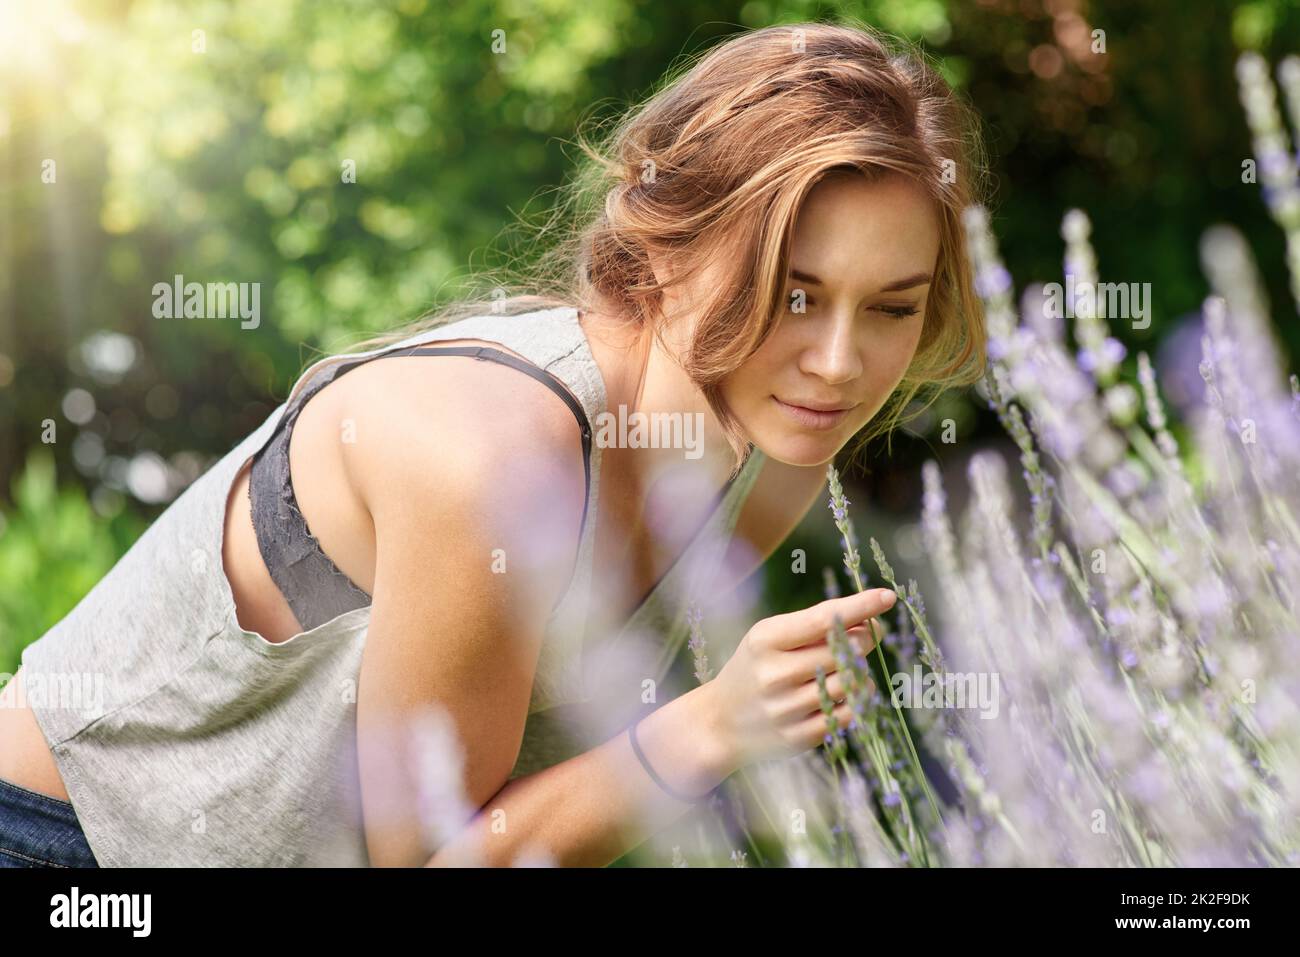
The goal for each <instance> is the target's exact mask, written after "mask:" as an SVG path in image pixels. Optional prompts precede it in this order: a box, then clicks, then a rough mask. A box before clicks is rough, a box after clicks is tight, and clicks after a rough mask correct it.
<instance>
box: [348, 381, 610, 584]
mask: <svg viewBox="0 0 1300 957" xmlns="http://www.w3.org/2000/svg"><path fill="white" fill-rule="evenodd" d="M337 387H339V388H340V390H341V391H340V392H339V394H338V396H337V398H336V401H337V403H338V409H337V414H339V415H340V416H341V417H342V418H344V419H347V420H349V421H347V423H346V425H347V426H348V427H349V428H345V429H344V431H345V432H346V433H348V437H349V438H350V439H351V441H350V442H348V441H345V442H344V444H343V446H342V448H343V466H344V469H345V471H346V473H347V475H348V478H349V481H350V483H351V484H352V486H353V488H354V489H355V490H356V493H357V496H358V498H359V499H360V500H361V501H362V502H363V503H364V505H365V507H366V509H367V510H368V511H369V513H370V515H371V516H372V520H373V521H374V522H375V526H376V531H377V533H378V528H379V525H380V523H381V522H384V523H387V524H388V525H389V526H390V527H391V526H394V525H396V524H403V523H405V524H410V525H412V526H415V527H424V526H430V525H433V526H435V527H431V528H430V529H429V530H430V532H431V533H437V534H440V535H442V536H446V535H450V534H462V535H473V536H474V538H475V539H476V540H478V541H480V542H481V544H482V545H484V546H485V547H486V546H489V545H492V546H494V547H499V548H501V549H502V550H503V551H504V553H505V556H506V558H507V561H509V559H510V558H511V557H513V558H516V559H519V560H521V561H523V562H525V563H527V564H528V565H529V566H530V567H532V566H538V567H540V566H541V565H555V566H560V567H559V568H557V569H553V570H551V571H550V572H544V573H543V578H545V579H546V580H547V581H549V582H551V583H552V584H553V585H556V587H560V586H562V584H563V582H564V581H567V577H568V576H567V571H568V570H569V569H571V567H572V563H573V560H574V557H575V556H576V551H577V544H578V537H579V526H580V523H581V519H582V511H583V505H584V503H585V501H586V473H585V470H584V468H583V456H582V442H581V433H580V429H579V425H578V421H577V419H576V418H575V416H574V414H573V412H572V411H571V410H570V409H569V407H568V406H567V405H566V404H565V403H564V402H563V400H562V399H561V398H560V397H559V396H558V395H556V394H555V393H554V392H553V391H552V390H551V389H549V388H548V387H547V386H546V385H544V384H543V383H541V382H538V381H537V380H535V379H533V378H532V377H530V376H528V375H525V374H524V373H522V372H520V371H519V370H517V369H513V368H510V367H509V366H505V365H501V364H499V363H495V362H484V361H478V360H475V359H472V358H468V357H464V356H403V357H386V358H381V359H377V360H375V361H372V362H368V363H365V364H364V365H362V366H360V367H358V368H356V369H354V370H352V371H351V372H349V373H348V374H347V375H346V376H344V377H342V378H341V379H340V380H339V381H338V384H337ZM443 540H444V541H445V540H446V539H445V537H444V538H443ZM543 546H544V548H545V551H546V553H547V557H539V556H538V555H537V554H536V553H537V552H538V551H539V549H542V548H543ZM557 583H558V584H557Z"/></svg>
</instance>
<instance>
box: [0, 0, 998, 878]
mask: <svg viewBox="0 0 1300 957" xmlns="http://www.w3.org/2000/svg"><path fill="white" fill-rule="evenodd" d="M610 147H611V148H610V151H609V152H610V154H611V155H612V157H613V159H612V160H610V161H607V169H608V172H609V174H610V178H611V179H612V183H611V182H609V181H602V182H600V183H599V184H597V185H596V186H595V187H593V188H596V189H599V191H600V194H603V196H602V198H603V202H601V203H600V204H599V206H598V208H599V209H600V210H601V212H600V214H599V215H597V216H596V217H594V218H593V219H592V220H591V221H589V222H585V223H579V224H578V227H577V229H576V231H575V234H574V238H573V240H572V241H571V242H570V243H568V244H566V245H563V246H561V247H558V250H559V251H558V252H557V253H556V256H559V257H562V258H565V259H566V261H567V263H568V264H569V267H570V268H569V274H570V275H574V274H576V276H577V278H576V279H575V280H574V282H573V283H572V284H570V285H568V286H565V285H561V286H558V287H557V288H556V289H555V291H554V295H548V296H536V297H515V298H514V299H510V300H507V301H504V302H502V301H496V302H493V303H491V304H488V303H471V304H469V305H468V306H466V307H465V308H462V309H459V310H449V311H448V312H446V313H444V314H442V315H441V316H440V317H439V320H438V321H437V322H435V323H434V324H433V325H431V326H426V327H425V328H423V329H420V330H418V331H415V332H411V331H410V330H405V331H403V332H401V333H398V334H396V335H394V336H390V337H387V338H385V339H383V340H379V341H378V342H377V344H376V343H371V344H370V345H372V348H370V349H369V350H367V351H363V352H359V353H352V354H347V355H344V356H341V357H340V356H334V357H329V358H327V359H323V360H321V361H319V362H317V363H315V364H314V365H312V366H311V367H309V368H308V369H307V371H306V372H305V373H304V374H303V375H302V376H301V377H300V378H299V380H298V382H297V384H296V386H295V388H294V390H293V392H291V394H290V397H289V399H288V400H287V401H286V403H285V404H283V405H282V406H281V407H280V408H279V409H277V410H276V411H275V412H274V413H273V414H272V415H271V416H270V417H269V418H268V419H267V420H266V422H265V423H264V424H263V425H262V426H261V427H260V428H259V429H258V430H257V431H255V432H254V433H253V434H251V435H250V436H248V437H247V438H245V439H244V440H243V441H242V442H240V443H239V444H238V445H237V446H236V447H235V448H234V449H232V450H231V451H230V452H229V453H228V454H227V455H226V456H225V457H223V458H222V459H221V460H220V461H219V462H218V463H217V464H216V465H215V466H213V467H212V468H211V469H210V470H209V471H208V472H206V473H205V474H204V475H203V476H201V477H200V478H199V479H198V480H197V481H196V482H195V483H194V484H193V485H192V486H191V487H190V488H189V489H187V490H186V492H185V493H184V494H183V495H181V496H180V497H179V498H178V499H177V500H176V501H175V502H174V503H173V504H172V505H171V507H170V508H168V510H167V511H166V512H165V513H164V514H163V515H162V516H161V517H160V518H159V519H158V521H157V522H155V523H154V525H153V526H151V527H150V529H149V530H148V531H147V532H146V533H145V534H144V535H143V536H142V537H141V539H140V540H139V541H138V542H137V543H136V544H135V545H134V546H133V548H132V549H131V550H130V551H129V552H128V553H127V554H126V555H125V556H124V557H123V558H122V560H121V561H120V562H119V563H118V565H117V566H115V567H114V569H113V570H112V571H111V572H110V573H109V575H108V576H106V578H105V579H104V580H103V581H102V582H101V583H100V584H99V585H97V586H96V588H95V589H93V590H92V591H91V593H90V594H89V595H88V596H87V597H86V598H85V599H84V600H83V601H82V602H81V603H80V604H79V605H78V606H77V607H76V608H75V609H74V610H73V611H72V612H71V613H70V614H69V615H68V616H67V618H65V619H64V620H63V621H62V622H60V623H59V624H58V625H56V626H55V627H54V628H53V629H51V631H50V632H49V633H47V634H46V635H45V636H44V637H42V638H41V639H39V640H38V641H36V642H35V643H34V644H32V645H31V646H29V647H28V648H27V649H26V651H25V652H24V655H23V667H22V669H20V671H19V673H18V675H17V676H16V678H15V679H14V681H13V682H11V684H10V686H9V687H7V688H6V689H5V691H4V695H5V696H6V698H8V699H9V700H8V702H7V703H9V704H11V705H14V706H13V707H7V708H3V709H0V781H3V782H4V786H3V787H0V862H8V863H32V864H39V863H42V862H44V863H50V864H56V865H60V864H61V865H73V866H78V865H90V864H94V863H96V862H97V863H98V864H100V865H135V864H161V865H169V864H200V865H212V864H216V865H250V864H251V865H285V864H288V865H302V864H356V865H361V864H373V865H420V864H425V863H433V864H444V863H445V864H451V863H461V862H467V861H476V862H481V863H487V864H509V863H512V862H513V861H515V860H517V859H518V858H519V856H520V855H521V854H523V853H526V852H534V851H541V852H543V853H545V854H546V855H548V856H549V858H550V859H552V860H554V861H556V862H558V863H560V864H565V865H604V864H608V863H609V862H611V861H613V860H616V859H617V858H618V857H620V856H621V855H622V854H623V853H625V852H626V851H627V850H628V849H630V848H631V847H634V846H636V845H637V844H639V843H641V842H642V841H644V840H645V839H646V838H647V837H649V836H650V835H652V834H654V833H656V832H657V831H658V830H660V829H662V828H664V827H666V826H667V825H668V824H670V823H671V822H672V821H673V820H675V819H676V818H677V817H678V816H680V815H681V814H682V813H683V812H684V811H685V810H686V809H688V808H689V807H690V805H691V802H693V801H696V800H699V799H701V798H702V797H703V796H704V795H707V794H708V793H709V792H710V790H711V789H712V788H714V787H715V786H716V785H717V784H719V783H720V782H721V781H722V780H724V779H725V778H726V777H727V776H728V775H730V774H731V773H732V772H734V771H735V770H736V769H738V768H740V767H743V766H745V765H746V764H748V763H750V762H753V761H756V760H760V759H764V758H771V757H774V756H778V755H791V754H797V753H800V752H803V751H806V750H808V749H811V748H813V747H815V746H816V745H817V744H818V743H820V742H821V741H822V739H823V735H824V733H825V722H824V718H823V716H822V715H821V713H820V712H819V708H818V691H817V685H816V681H815V675H816V672H817V669H818V668H819V667H821V668H823V669H825V670H826V671H827V672H832V671H833V668H834V664H833V659H832V657H831V654H830V651H829V648H828V647H827V643H826V641H825V636H826V630H827V628H828V627H829V626H830V624H831V620H832V615H838V616H839V617H840V618H841V619H842V620H843V621H844V622H845V624H846V626H852V628H851V631H850V633H851V634H852V635H854V636H855V639H860V638H869V632H868V631H867V630H866V629H865V628H864V626H863V624H862V623H863V622H865V621H866V620H867V619H868V618H870V617H871V616H874V615H877V614H880V613H881V612H883V611H884V610H885V609H887V608H888V607H889V605H890V603H891V601H892V595H891V594H887V593H883V592H881V591H872V592H867V593H864V594H861V595H850V596H847V597H843V598H838V599H833V600H829V601H826V602H823V603H820V604H818V605H815V606H813V607H811V608H808V609H805V610H802V611H797V612H793V613H790V614H784V615H777V616H773V617H769V618H765V619H763V620H760V621H758V622H757V623H756V624H754V625H753V627H751V628H750V629H749V630H748V632H746V633H745V635H744V637H743V638H742V639H741V641H740V642H739V644H738V645H737V646H736V649H735V652H734V653H733V654H732V655H731V656H730V658H729V659H728V660H727V661H726V663H725V665H724V666H723V667H722V668H721V669H720V671H719V673H718V674H717V675H716V677H714V678H713V679H712V680H710V681H708V682H706V683H704V684H701V685H699V686H698V687H695V688H694V689H692V690H691V691H690V692H688V693H685V694H681V695H678V696H676V697H673V698H671V700H668V701H667V702H666V703H663V704H658V705H657V706H656V704H657V699H656V691H655V688H656V686H657V683H659V682H661V681H663V680H664V679H665V676H666V674H667V669H668V666H669V665H670V664H671V662H672V660H673V658H674V657H675V656H676V654H677V652H678V651H679V650H680V649H681V647H682V643H683V638H684V635H685V633H686V631H687V624H686V620H685V616H686V608H685V607H684V606H685V604H686V603H687V601H703V598H704V596H706V595H707V596H716V595H722V594H725V593H726V592H727V591H728V590H729V589H730V587H731V586H733V585H734V584H736V583H737V582H738V581H739V580H740V579H742V578H743V577H745V576H746V575H747V574H748V573H749V572H750V571H752V570H753V569H754V568H756V567H757V565H758V564H759V563H760V562H761V561H762V560H763V559H764V558H766V557H767V556H768V555H770V554H771V553H772V552H773V551H774V549H775V548H776V547H777V546H778V545H779V544H780V543H781V542H782V541H783V540H784V539H785V537H786V536H787V535H788V534H789V532H790V531H791V530H792V529H793V528H794V527H795V525H796V524H797V523H798V522H799V520H800V519H801V518H802V516H803V515H804V513H805V512H806V511H807V510H808V509H809V507H810V506H811V505H812V504H813V503H814V502H815V501H817V500H818V498H819V497H820V494H821V490H822V487H823V484H824V481H825V468H826V465H827V463H829V462H830V461H832V459H833V458H834V456H835V455H836V454H837V453H838V452H839V451H840V450H841V449H843V448H844V446H846V445H847V444H848V442H849V441H850V440H851V439H853V438H854V437H855V436H860V435H861V436H862V438H863V441H865V440H866V439H867V438H870V437H871V436H873V435H876V434H882V433H885V432H888V431H890V430H891V429H892V428H893V427H894V426H895V425H896V424H897V422H898V421H899V418H900V415H901V412H902V410H903V408H904V406H906V405H907V404H908V403H909V402H910V400H911V399H912V398H914V397H915V396H916V395H917V394H918V392H919V391H920V390H921V389H922V388H923V387H924V386H927V385H933V386H936V387H937V388H936V391H935V393H934V394H936V395H937V394H938V391H939V390H941V389H942V388H943V387H946V386H952V385H955V384H966V383H969V382H972V381H974V380H975V379H976V378H977V377H978V375H979V374H980V372H981V371H982V370H981V368H980V364H981V362H982V356H983V351H984V350H983V344H984V338H983V337H984V332H983V327H982V320H981V318H980V314H979V311H978V306H977V302H976V299H975V297H974V295H973V290H972V286H971V277H970V270H969V266H968V263H967V260H966V256H965V250H964V243H963V237H962V233H961V227H960V222H961V218H960V217H961V212H962V210H963V209H964V208H965V206H967V205H968V204H969V203H970V202H971V201H972V199H973V196H974V191H975V190H976V182H977V177H976V173H977V171H978V169H979V166H978V160H979V156H978V148H977V143H976V140H975V138H974V133H973V126H972V124H971V122H970V120H969V114H968V112H967V111H966V110H965V109H964V108H963V107H962V106H961V105H960V103H959V102H957V101H956V99H955V98H954V96H953V94H952V93H951V91H950V90H949V89H948V88H947V87H946V85H945V84H944V83H943V81H942V80H941V79H940V78H939V77H938V76H937V74H935V73H934V72H933V71H932V70H931V69H930V68H928V67H927V66H926V65H925V64H924V63H923V62H922V61H921V60H919V59H918V58H916V57H914V56H911V55H906V54H898V53H895V52H893V51H891V49H890V48H889V47H888V46H887V45H886V44H885V43H884V42H883V41H882V40H881V39H880V38H879V37H878V36H877V35H875V34H874V33H872V32H871V31H869V30H866V29H860V28H855V27H843V26H829V25H820V24H804V25H799V26H795V27H786V26H783V27H772V28H768V29H764V30H758V31H755V32H751V33H747V34H743V35H741V36H739V37H737V38H735V39H732V40H731V41H729V42H727V43H724V44H722V45H721V46H719V47H717V48H716V49H714V50H712V51H711V52H709V53H708V54H707V55H706V56H704V57H703V58H702V59H701V60H700V61H699V62H698V63H697V64H696V65H695V66H694V67H693V68H691V69H690V70H689V72H687V73H686V74H685V75H684V76H682V77H680V78H679V79H677V80H676V81H675V82H674V83H673V84H671V85H670V86H668V87H666V88H665V89H663V90H662V91H661V92H659V93H658V94H656V95H655V96H654V97H653V98H652V99H651V100H650V101H649V102H648V103H647V104H645V105H644V106H643V107H642V108H641V109H639V110H637V111H635V112H634V113H633V114H631V115H630V116H629V117H628V118H627V119H626V120H625V121H624V122H623V123H622V124H621V125H620V127H619V128H618V129H617V130H616V131H615V132H614V135H613V138H612V142H611V144H610ZM598 158H599V157H598ZM381 358H382V359H383V361H378V360H379V359H381ZM470 359H476V360H486V361H469V360H470ZM344 373H346V375H344ZM615 413H618V414H624V413H626V414H629V415H630V414H634V413H641V414H642V415H643V416H644V417H646V418H647V419H649V420H654V419H655V416H659V417H660V418H661V419H665V417H666V419H668V420H672V421H673V422H674V423H677V422H681V421H687V422H689V421H697V422H702V423H703V430H702V433H701V441H700V442H699V443H698V445H697V446H696V447H695V448H694V450H693V452H694V453H697V454H690V453H689V452H688V454H683V448H682V447H681V443H680V442H679V443H678V447H676V448H673V447H663V446H658V447H656V446H655V445H654V444H652V443H638V442H636V441H633V440H630V439H628V438H627V436H625V435H620V434H616V433H618V430H614V429H611V428H609V427H608V426H609V425H610V423H611V421H613V418H612V416H613V415H614V414H615ZM623 421H626V418H624V420H623ZM868 423H871V428H870V429H864V427H866V426H867V425H868ZM612 433H615V434H612ZM681 434H682V435H685V434H686V433H685V432H683V433H681ZM291 436H292V439H293V441H292V446H291V445H290V441H289V440H290V437H291ZM638 445H640V446H645V445H650V446H651V447H638ZM250 466H251V468H250ZM683 482H684V483H685V484H683ZM665 506H667V508H668V510H669V511H670V512H671V513H672V514H671V517H672V521H671V523H668V524H670V525H671V527H672V528H671V529H667V530H666V529H664V528H662V527H661V525H662V524H664V523H661V522H660V521H659V520H658V516H660V515H661V514H662V513H663V512H664V509H665ZM308 529H310V531H309V530H308ZM672 529H676V530H678V533H677V534H674V532H673V531H672ZM728 542H729V543H730V544H728ZM737 559H738V560H737ZM647 632H649V633H653V634H654V635H655V636H656V641H657V642H658V645H657V646H656V647H652V648H650V649H649V651H650V654H649V656H648V657H647V656H646V655H644V654H643V652H645V650H646V649H644V648H641V649H639V650H638V649H637V645H636V641H635V640H634V637H630V636H636V635H643V634H645V633H647ZM863 644H864V645H865V644H866V642H865V641H864V642H863ZM638 654H640V655H641V657H638ZM629 662H631V663H630V664H629ZM69 676H72V677H71V678H70V677H69ZM86 676H91V677H93V678H95V679H102V681H100V684H99V685H97V686H96V687H99V689H100V692H101V693H100V694H98V695H97V696H96V697H95V700H93V701H92V702H90V703H89V704H88V703H87V702H86V701H85V700H78V701H75V702H74V701H73V700H72V699H73V698H76V697H78V696H77V695H75V694H72V693H71V690H75V689H76V688H79V687H83V686H84V683H85V681H84V679H85V678H86ZM77 679H81V680H82V683H80V684H79V683H78V680H77ZM827 684H828V687H829V690H830V692H831V694H832V695H833V696H834V697H835V698H836V700H837V701H839V700H840V697H841V696H842V693H843V688H842V686H841V683H840V679H839V676H838V675H836V674H833V673H832V674H830V677H829V679H828V682H827ZM70 689H71V690H70ZM647 689H648V690H647ZM83 699H84V696H83ZM647 705H649V707H647ZM431 711H432V713H436V714H442V715H446V716H448V717H449V718H450V720H451V725H450V727H451V728H452V729H453V730H454V733H455V735H456V736H457V740H458V741H459V743H460V745H461V748H462V751H461V752H460V754H461V758H462V759H463V768H460V769H457V768H456V767H454V766H451V767H448V768H446V769H444V770H445V772H446V775H447V776H450V775H451V774H452V773H453V772H455V771H457V770H459V771H460V772H461V773H462V775H463V785H464V796H465V798H466V800H467V801H468V804H467V805H466V806H467V807H468V808H469V811H470V812H473V816H472V820H468V821H467V820H466V819H467V818H468V817H469V815H468V814H465V813H461V814H460V817H459V818H457V817H456V814H454V813H453V814H452V815H451V816H452V817H453V818H454V819H456V820H457V821H459V822H460V824H461V825H463V826H460V827H458V828H457V827H452V828H444V829H443V830H442V831H440V832H436V831H435V830H434V829H431V826H430V824H429V820H430V812H429V805H430V802H431V801H436V800H437V798H438V795H436V794H435V795H434V796H433V797H431V796H430V793H429V785H430V781H429V775H428V774H426V773H423V772H421V771H420V770H419V769H418V768H416V767H414V765H413V763H412V760H411V758H410V752H409V751H408V750H407V745H406V742H408V741H409V740H410V736H411V734H412V733H413V732H412V729H413V728H422V727H428V725H426V724H424V723H422V717H423V716H425V715H426V714H427V713H430V712H431ZM835 715H836V720H837V721H839V722H840V723H841V724H847V722H848V720H849V719H850V717H851V715H850V714H849V712H848V705H846V704H844V703H840V704H839V705H838V706H837V708H836V712H835ZM425 757H427V755H425ZM434 777H435V778H436V779H437V780H434V781H433V782H432V783H433V786H434V788H435V790H436V788H437V787H438V786H440V784H439V782H440V781H441V778H440V777H439V776H438V775H436V774H435V775H434ZM435 816H436V815H435ZM445 818H446V815H443V816H442V820H444V821H445Z"/></svg>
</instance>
